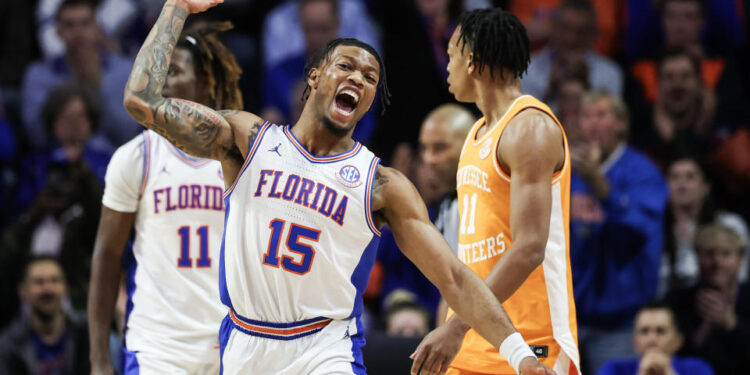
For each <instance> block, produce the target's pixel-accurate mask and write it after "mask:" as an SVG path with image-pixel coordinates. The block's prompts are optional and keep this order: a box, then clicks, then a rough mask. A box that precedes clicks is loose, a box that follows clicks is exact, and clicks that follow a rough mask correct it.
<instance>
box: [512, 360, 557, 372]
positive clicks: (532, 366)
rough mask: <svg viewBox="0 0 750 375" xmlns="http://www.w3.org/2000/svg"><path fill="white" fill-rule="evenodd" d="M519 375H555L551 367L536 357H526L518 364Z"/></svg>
mask: <svg viewBox="0 0 750 375" xmlns="http://www.w3.org/2000/svg"><path fill="white" fill-rule="evenodd" d="M518 374H519V375H555V372H554V371H552V370H551V369H550V368H549V367H547V366H545V365H544V363H542V362H539V360H537V359H536V358H534V357H526V358H524V359H523V360H522V361H521V364H520V365H518Z"/></svg>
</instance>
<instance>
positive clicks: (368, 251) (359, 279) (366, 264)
mask: <svg viewBox="0 0 750 375" xmlns="http://www.w3.org/2000/svg"><path fill="white" fill-rule="evenodd" d="M379 242H380V237H378V236H372V239H371V240H370V243H369V244H367V246H366V247H365V250H364V251H363V252H362V257H361V258H360V259H359V263H358V264H357V267H356V268H355V269H354V272H353V273H352V277H351V282H352V284H353V285H354V287H355V288H356V289H357V295H356V296H355V297H354V307H353V308H352V314H351V315H349V318H352V317H359V316H361V315H362V311H363V310H364V307H363V303H362V294H363V293H364V292H365V289H366V288H367V282H368V281H369V279H370V272H371V271H372V266H373V265H374V264H375V255H377V253H378V244H379Z"/></svg>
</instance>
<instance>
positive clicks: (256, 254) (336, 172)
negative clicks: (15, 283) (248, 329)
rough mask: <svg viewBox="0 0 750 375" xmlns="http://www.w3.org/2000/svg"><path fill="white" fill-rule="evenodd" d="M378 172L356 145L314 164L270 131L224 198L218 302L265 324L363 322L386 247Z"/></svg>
mask: <svg viewBox="0 0 750 375" xmlns="http://www.w3.org/2000/svg"><path fill="white" fill-rule="evenodd" d="M378 163H379V159H378V158H377V157H375V155H373V153H372V152H370V151H369V150H367V148H365V147H364V146H362V145H361V144H359V143H355V145H354V146H353V147H352V148H351V149H350V150H349V151H346V152H343V153H341V154H338V155H333V156H325V157H316V156H314V155H312V154H310V153H309V152H308V151H307V150H306V149H305V148H304V147H303V146H302V145H301V144H300V142H299V141H298V140H297V139H296V138H295V136H294V134H292V131H291V128H290V127H288V126H286V127H281V126H276V125H273V124H270V123H266V124H264V125H263V127H261V129H260V131H259V132H258V134H257V136H256V138H255V140H254V142H253V143H252V145H251V146H250V150H249V151H248V154H247V157H246V159H245V163H244V165H243V167H242V169H241V170H240V173H239V175H238V176H237V178H236V180H235V182H234V183H233V184H232V185H231V186H229V187H228V188H227V191H226V192H225V193H224V205H225V207H226V218H225V229H224V240H223V243H222V252H221V260H220V269H219V289H220V290H219V292H220V294H221V300H222V302H223V303H224V304H225V305H227V306H228V307H230V308H231V309H233V310H234V312H236V313H237V314H238V315H240V316H244V317H245V318H248V319H252V320H259V321H265V322H277V323H289V322H298V321H301V320H307V319H313V318H318V317H326V318H331V319H347V318H353V317H358V316H359V315H360V314H361V313H362V293H363V292H364V289H365V287H366V285H367V280H368V278H369V275H370V270H371V269H372V265H373V262H374V260H375V253H376V249H377V244H378V241H379V239H380V232H379V231H378V229H377V228H376V227H375V225H374V223H373V219H372V216H371V208H370V200H371V192H372V181H373V177H374V175H375V171H376V169H377V167H378ZM351 333H352V334H353V333H354V332H351Z"/></svg>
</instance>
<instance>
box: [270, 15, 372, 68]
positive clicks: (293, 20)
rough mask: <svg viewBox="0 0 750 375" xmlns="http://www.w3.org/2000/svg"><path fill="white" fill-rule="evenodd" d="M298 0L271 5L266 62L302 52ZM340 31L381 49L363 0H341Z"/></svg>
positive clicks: (302, 38) (302, 39) (303, 43)
mask: <svg viewBox="0 0 750 375" xmlns="http://www.w3.org/2000/svg"><path fill="white" fill-rule="evenodd" d="M299 3H300V2H299V1H286V2H284V3H283V4H281V5H279V6H277V7H276V8H274V9H272V10H271V11H270V12H269V13H268V16H267V17H266V22H265V24H264V25H263V37H262V38H263V66H265V67H271V66H273V65H275V64H278V63H280V62H281V61H284V60H285V59H287V58H289V57H292V56H296V55H299V54H303V53H304V52H305V50H306V48H307V47H306V44H305V36H304V33H303V30H302V25H301V24H300V20H299ZM337 3H338V18H339V19H340V20H341V28H340V30H339V31H340V32H339V35H340V36H342V37H351V38H357V39H359V40H361V41H363V42H365V43H367V44H369V45H371V46H373V47H375V49H377V50H378V51H379V50H380V37H379V35H378V31H377V27H376V25H375V23H374V22H373V21H372V19H371V18H370V15H369V14H368V13H367V8H366V7H365V5H364V4H363V2H362V1H361V0H339V1H337Z"/></svg>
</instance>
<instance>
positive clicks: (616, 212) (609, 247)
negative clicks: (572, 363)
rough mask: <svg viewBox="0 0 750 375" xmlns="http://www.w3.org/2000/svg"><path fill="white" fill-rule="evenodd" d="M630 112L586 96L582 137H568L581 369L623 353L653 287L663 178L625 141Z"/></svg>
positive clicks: (599, 95) (606, 97) (612, 99)
mask: <svg viewBox="0 0 750 375" xmlns="http://www.w3.org/2000/svg"><path fill="white" fill-rule="evenodd" d="M628 127H629V126H628V113H627V109H626V107H625V105H624V104H623V102H622V101H621V100H620V99H618V98H617V97H616V96H614V95H612V94H609V93H603V92H594V93H591V94H588V95H587V96H586V97H585V98H584V101H583V105H582V112H581V123H580V128H581V133H582V136H583V139H582V140H581V141H580V142H578V143H577V144H573V145H571V152H570V159H571V163H572V166H573V178H572V181H571V188H570V190H571V204H570V206H571V210H570V215H571V219H570V257H571V268H572V272H573V286H574V292H575V299H576V310H577V313H578V334H579V342H580V343H581V354H582V358H583V360H584V369H585V370H584V371H583V373H596V371H597V370H598V369H599V367H600V366H601V365H602V364H603V363H604V362H605V361H607V360H610V359H615V358H627V357H630V356H631V355H632V354H633V349H632V347H631V345H630V336H631V324H632V319H633V317H634V316H635V313H636V311H637V310H638V309H639V308H640V307H642V306H643V305H644V304H645V303H646V302H647V301H649V300H651V299H652V298H653V297H654V296H655V294H656V285H657V281H658V277H659V265H660V263H661V249H662V237H661V230H660V228H661V225H662V220H663V217H664V207H665V206H666V201H667V186H666V183H665V182H664V179H663V178H662V176H661V174H660V173H659V171H658V169H657V168H656V166H655V165H653V164H652V163H651V162H650V161H649V160H648V159H647V158H646V157H645V156H644V155H643V154H641V153H640V152H638V151H636V150H634V149H633V148H631V147H630V146H628V144H627V143H626V139H627V134H628Z"/></svg>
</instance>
